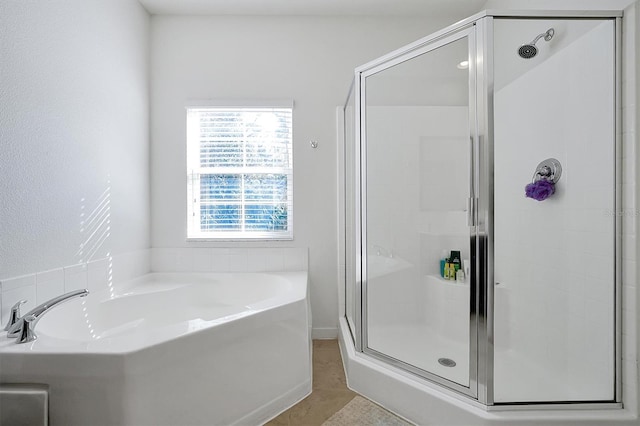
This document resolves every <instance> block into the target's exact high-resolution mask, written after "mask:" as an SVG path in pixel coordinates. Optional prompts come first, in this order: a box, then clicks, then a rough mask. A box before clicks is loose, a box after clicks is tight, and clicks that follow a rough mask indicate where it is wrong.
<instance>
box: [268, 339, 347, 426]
mask: <svg viewBox="0 0 640 426" xmlns="http://www.w3.org/2000/svg"><path fill="white" fill-rule="evenodd" d="M356 395H357V393H355V392H353V391H352V390H349V389H348V388H347V380H346V378H345V376H344V370H343V368H342V359H341V358H340V349H339V348H338V341H337V340H314V341H313V387H312V391H311V395H309V396H308V397H306V398H305V399H303V400H302V401H300V402H299V403H297V404H296V405H294V406H293V407H291V408H289V409H288V410H287V411H285V412H283V413H282V414H280V415H279V416H278V417H276V418H274V419H273V420H271V421H269V422H268V423H266V426H285V425H286V426H320V425H321V424H322V423H324V422H325V421H326V420H327V419H328V418H329V417H331V416H332V415H333V414H334V413H336V412H337V411H340V409H342V408H343V407H344V406H345V405H347V403H348V402H349V401H351V400H352V399H353V398H354V397H355V396H356Z"/></svg>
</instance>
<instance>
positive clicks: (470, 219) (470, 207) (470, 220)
mask: <svg viewBox="0 0 640 426" xmlns="http://www.w3.org/2000/svg"><path fill="white" fill-rule="evenodd" d="M475 204H476V203H475V198H474V197H469V198H467V226H476V223H475V222H476V221H475V215H474V211H475Z"/></svg>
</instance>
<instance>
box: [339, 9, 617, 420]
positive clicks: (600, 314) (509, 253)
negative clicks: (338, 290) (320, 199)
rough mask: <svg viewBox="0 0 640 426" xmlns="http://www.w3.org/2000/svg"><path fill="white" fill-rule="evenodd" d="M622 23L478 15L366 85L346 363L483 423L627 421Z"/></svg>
mask: <svg viewBox="0 0 640 426" xmlns="http://www.w3.org/2000/svg"><path fill="white" fill-rule="evenodd" d="M621 17H622V14H621V13H617V12H610V11H607V12H584V11H581V12H557V13H543V14H540V15H539V16H531V12H529V14H526V13H518V12H509V13H497V12H483V13H480V14H478V15H475V16H472V17H470V18H468V19H465V20H463V21H460V22H458V23H457V24H454V25H452V26H450V27H448V28H446V29H444V30H442V31H439V32H437V33H434V34H432V35H430V36H428V37H425V38H423V39H421V40H418V41H416V42H415V43H412V44H410V45H407V46H404V47H402V48H400V49H398V50H396V51H393V52H391V53H389V54H387V55H385V56H383V57H381V58H378V59H376V60H374V61H371V62H369V63H367V64H365V65H363V66H361V67H359V68H357V69H356V70H355V79H354V83H353V85H352V88H351V90H350V93H349V95H348V98H347V101H346V103H345V105H344V107H343V108H342V109H341V113H342V114H343V116H342V117H341V118H342V120H343V123H344V127H343V129H344V195H345V197H344V229H345V232H344V235H345V239H344V256H345V259H344V268H345V293H344V302H345V305H344V306H345V315H344V319H343V320H342V323H343V327H342V331H343V335H342V336H341V338H342V339H343V342H346V344H347V346H349V348H348V349H349V351H352V352H353V353H356V354H360V355H361V356H362V355H364V356H366V359H368V360H369V361H367V362H370V364H371V365H372V366H374V367H372V368H375V369H378V370H379V371H380V369H382V370H384V369H388V370H390V371H393V372H394V374H396V376H397V377H405V378H408V380H417V381H418V382H420V383H425V384H426V386H427V388H428V389H431V390H432V391H433V392H434V393H433V394H432V397H433V396H434V395H446V398H452V400H455V401H459V402H462V403H468V404H469V405H470V406H471V407H474V408H480V409H481V410H484V411H485V412H487V411H495V412H503V411H505V410H506V411H513V410H517V409H518V408H520V409H521V408H523V407H525V408H527V409H532V407H533V408H534V409H549V408H555V409H567V408H571V409H573V408H590V409H594V408H599V409H603V408H604V409H611V410H615V409H617V408H620V407H621V405H622V404H621V401H622V399H621V378H620V374H621V350H620V345H621V343H620V342H621V331H620V321H621V317H620V312H621V309H620V294H621V280H620V276H621V262H620V249H621V218H620V215H619V214H617V212H620V211H621V199H622V194H621V188H622V182H621V177H620V176H621V175H620V170H621V167H620V163H621V160H620V137H621V130H620V126H621V119H620V113H619V111H620V106H619V105H620V72H621V67H620V56H621V54H620V52H621V50H620V49H621V47H620V46H621V43H620V38H621V24H622V19H621ZM343 350H344V349H343ZM347 373H348V375H349V373H350V372H349V371H348V372H347ZM353 374H359V373H357V372H356V373H353ZM372 380H374V379H372ZM380 383H382V382H380ZM385 383H386V382H385ZM389 383H392V382H389ZM380 386H383V385H382V384H381V385H380ZM384 386H386V385H384ZM389 386H390V387H389V389H387V390H386V393H387V394H389V393H391V394H392V393H393V385H389ZM429 392H431V391H429ZM384 393H385V392H383V391H382V390H381V391H380V393H379V394H378V395H383V394H384ZM388 397H389V398H391V399H393V398H398V397H397V396H394V395H389V396H388ZM382 398H384V397H381V396H378V397H377V398H375V399H377V400H380V399H382ZM432 399H433V398H432ZM428 400H429V398H426V397H425V398H422V399H416V401H420V402H417V403H418V404H427V405H429V404H432V403H431V402H427V401H428ZM391 405H393V404H391ZM432 408H433V407H432ZM416 410H419V408H416ZM400 414H403V413H400ZM406 415H407V417H409V418H410V419H411V418H412V415H411V413H408V414H406ZM414 418H415V416H414ZM449 421H450V422H451V423H452V424H453V423H455V420H451V417H449V420H447V422H449ZM444 423H445V422H443V424H444ZM513 424H517V422H514V423H513Z"/></svg>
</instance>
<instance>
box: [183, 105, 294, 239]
mask: <svg viewBox="0 0 640 426" xmlns="http://www.w3.org/2000/svg"><path fill="white" fill-rule="evenodd" d="M208 108H210V109H216V110H223V109H228V110H229V111H233V110H239V109H247V110H250V109H289V110H290V113H291V128H290V132H291V140H290V150H291V151H290V163H289V167H255V166H254V167H250V166H247V165H246V164H245V165H243V166H240V167H213V168H210V167H191V165H192V164H193V163H194V162H195V163H197V162H198V160H195V159H194V156H195V155H196V153H198V152H199V140H198V145H197V147H196V146H194V145H196V144H195V143H193V142H192V141H191V139H190V137H191V138H192V137H193V136H192V132H193V131H194V130H195V129H193V128H190V127H189V112H190V111H191V110H195V109H200V110H202V109H208ZM185 122H186V126H187V128H186V132H185V148H186V161H185V169H186V170H185V176H186V178H187V188H186V189H187V197H186V198H187V206H186V207H187V211H186V224H185V225H186V235H187V238H186V239H187V241H291V240H293V239H294V238H293V217H294V216H293V213H294V212H293V210H294V209H293V180H294V179H293V175H294V173H293V101H291V100H268V101H255V100H250V101H248V100H232V101H229V100H217V101H216V100H206V101H189V102H188V103H187V104H186V105H185ZM212 170H215V172H213V173H211V171H212ZM203 172H204V173H203ZM203 174H215V175H221V174H223V175H237V176H239V177H240V178H241V180H243V179H244V177H243V176H246V175H261V174H262V175H269V174H275V175H286V176H287V189H286V191H287V202H286V204H287V229H286V230H284V231H247V230H239V231H198V229H200V219H201V217H200V214H199V212H200V206H201V200H200V196H199V195H200V192H199V191H197V190H195V188H199V187H200V176H202V175H203ZM235 202H237V203H240V204H241V205H242V206H244V205H246V204H265V205H267V204H266V203H260V202H252V200H247V199H246V194H244V193H243V194H242V196H241V198H240V200H239V201H235ZM243 222H244V219H243Z"/></svg>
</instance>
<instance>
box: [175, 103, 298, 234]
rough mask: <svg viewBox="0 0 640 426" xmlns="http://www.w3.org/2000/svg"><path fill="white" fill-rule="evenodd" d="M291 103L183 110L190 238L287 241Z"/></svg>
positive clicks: (290, 195)
mask: <svg viewBox="0 0 640 426" xmlns="http://www.w3.org/2000/svg"><path fill="white" fill-rule="evenodd" d="M291 116H292V108H291V107H287V108H279V107H278V108H275V107H273V108H272V107H270V108H264V107H259V108H249V107H230V108H227V107H225V108H219V107H188V108H187V173H188V180H187V181H188V183H187V193H188V197H189V198H188V203H187V204H188V215H189V217H188V220H187V222H188V225H187V237H188V238H190V239H191V238H193V239H218V238H219V239H292V238H293V230H292V224H293V220H292V219H293V165H292V164H293V154H292V136H291V133H292V132H291Z"/></svg>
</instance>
